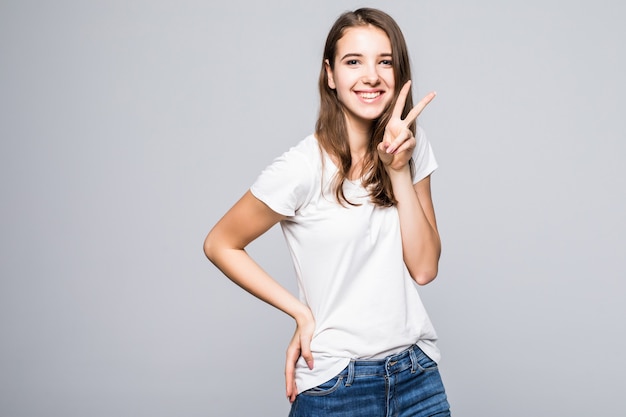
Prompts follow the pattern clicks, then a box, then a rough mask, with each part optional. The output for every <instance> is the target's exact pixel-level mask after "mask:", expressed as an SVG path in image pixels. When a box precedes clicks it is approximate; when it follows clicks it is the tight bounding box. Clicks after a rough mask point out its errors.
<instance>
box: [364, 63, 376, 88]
mask: <svg viewBox="0 0 626 417" xmlns="http://www.w3.org/2000/svg"><path fill="white" fill-rule="evenodd" d="M362 81H363V83H364V84H369V85H376V84H378V83H379V82H380V77H379V75H378V69H377V68H376V65H367V66H366V67H365V68H364V73H363V78H362Z"/></svg>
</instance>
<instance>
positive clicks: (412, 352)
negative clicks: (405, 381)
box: [409, 348, 418, 374]
mask: <svg viewBox="0 0 626 417" xmlns="http://www.w3.org/2000/svg"><path fill="white" fill-rule="evenodd" d="M409 356H410V357H411V373H412V374H414V373H415V372H417V366H418V365H417V355H416V354H415V350H413V348H411V349H409Z"/></svg>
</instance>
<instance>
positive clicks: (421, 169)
mask: <svg viewBox="0 0 626 417" xmlns="http://www.w3.org/2000/svg"><path fill="white" fill-rule="evenodd" d="M415 140H416V141H417V144H416V145H415V149H414V150H413V162H414V163H415V174H414V175H413V184H416V183H418V182H420V181H421V180H423V179H424V178H426V177H427V176H429V175H430V174H432V173H433V171H435V169H437V167H438V165H437V160H436V159H435V154H434V153H433V150H432V148H431V146H430V143H429V142H428V139H427V138H426V133H424V129H422V127H421V126H417V131H416V135H415Z"/></svg>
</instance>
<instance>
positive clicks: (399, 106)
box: [391, 80, 411, 120]
mask: <svg viewBox="0 0 626 417" xmlns="http://www.w3.org/2000/svg"><path fill="white" fill-rule="evenodd" d="M410 89H411V80H409V81H407V82H406V83H404V85H403V86H402V89H401V90H400V93H399V94H398V100H396V105H395V106H394V107H393V112H392V113H391V117H392V118H394V119H398V120H402V110H403V109H404V104H405V103H406V97H407V96H408V95H409V90H410Z"/></svg>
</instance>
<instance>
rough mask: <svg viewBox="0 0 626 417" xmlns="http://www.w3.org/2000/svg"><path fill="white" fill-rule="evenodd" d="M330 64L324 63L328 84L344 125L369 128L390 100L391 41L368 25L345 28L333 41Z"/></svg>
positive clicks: (392, 75)
mask: <svg viewBox="0 0 626 417" xmlns="http://www.w3.org/2000/svg"><path fill="white" fill-rule="evenodd" d="M336 51H337V52H336V54H335V57H334V59H335V61H334V65H333V67H332V68H331V65H330V62H326V72H327V75H328V86H329V87H330V88H332V89H334V90H335V91H336V93H337V98H338V100H339V101H340V102H341V104H342V105H343V108H344V112H345V115H346V118H347V120H348V124H349V125H350V126H353V127H362V128H366V129H369V127H370V126H371V124H372V122H373V121H374V120H375V119H377V118H378V117H380V115H381V114H382V113H383V111H384V110H385V108H386V107H387V106H388V105H389V103H390V102H391V101H392V100H393V95H394V94H393V93H394V87H395V79H394V71H393V65H392V55H391V53H392V49H391V42H390V41H389V37H388V36H387V34H386V33H385V32H384V31H383V30H381V29H379V28H377V27H374V26H372V25H367V26H356V27H351V28H348V29H346V31H345V32H344V34H343V36H342V37H341V39H339V41H338V42H337V50H336Z"/></svg>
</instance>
